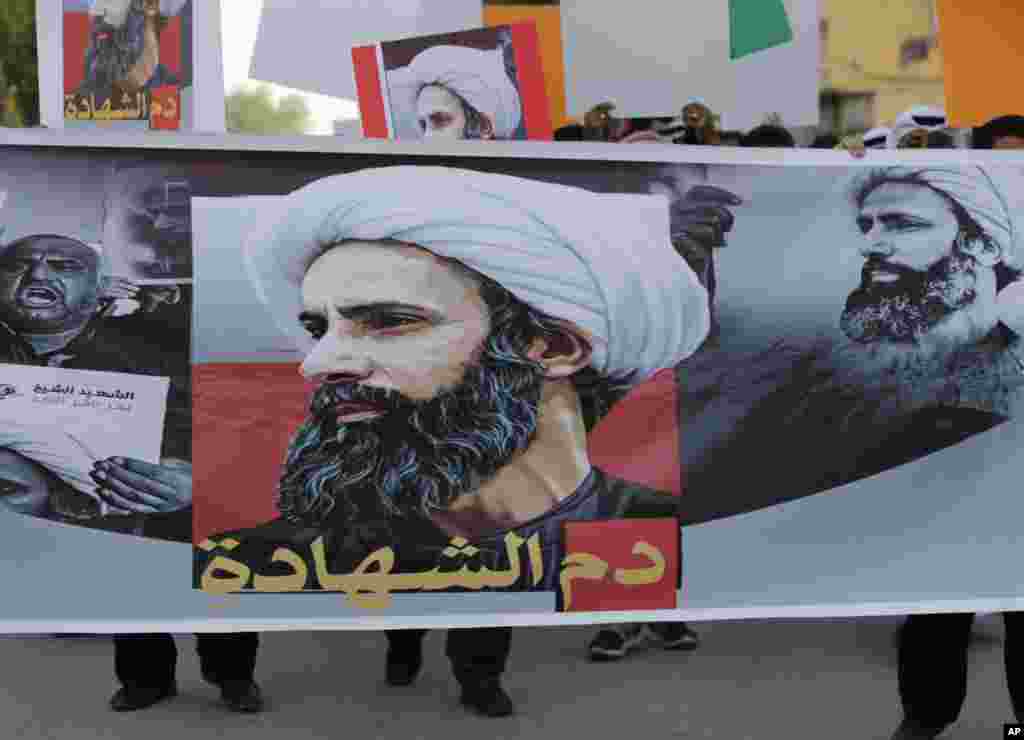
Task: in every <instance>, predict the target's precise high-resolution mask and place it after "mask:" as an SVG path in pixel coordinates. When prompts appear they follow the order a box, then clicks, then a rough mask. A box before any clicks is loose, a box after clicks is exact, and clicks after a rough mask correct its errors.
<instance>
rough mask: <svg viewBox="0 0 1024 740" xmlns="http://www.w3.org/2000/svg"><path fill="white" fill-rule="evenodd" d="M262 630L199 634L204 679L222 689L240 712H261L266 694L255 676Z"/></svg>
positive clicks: (226, 697)
mask: <svg viewBox="0 0 1024 740" xmlns="http://www.w3.org/2000/svg"><path fill="white" fill-rule="evenodd" d="M258 649H259V634H258V633H256V632H214V633H204V634H198V635H196V652H198V653H199V665H200V670H201V671H202V675H203V680H205V681H206V682H207V683H211V684H213V685H214V686H216V687H217V688H219V689H220V694H221V699H222V700H223V701H224V703H225V704H226V705H227V706H228V707H230V708H231V709H233V710H234V711H236V712H259V711H261V710H262V709H263V695H262V693H261V692H260V687H259V686H258V685H257V683H256V681H255V680H254V675H255V672H256V652H257V650H258Z"/></svg>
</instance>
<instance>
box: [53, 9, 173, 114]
mask: <svg viewBox="0 0 1024 740" xmlns="http://www.w3.org/2000/svg"><path fill="white" fill-rule="evenodd" d="M63 2H64V23H63V34H64V44H63V53H64V105H63V109H64V126H65V127H66V128H75V127H95V126H103V127H106V128H119V129H142V130H171V131H174V130H178V129H180V128H182V121H189V120H191V118H190V115H191V114H190V113H189V112H188V111H187V110H183V107H185V108H187V107H188V105H189V101H190V100H191V87H192V0H63ZM186 127H187V125H186Z"/></svg>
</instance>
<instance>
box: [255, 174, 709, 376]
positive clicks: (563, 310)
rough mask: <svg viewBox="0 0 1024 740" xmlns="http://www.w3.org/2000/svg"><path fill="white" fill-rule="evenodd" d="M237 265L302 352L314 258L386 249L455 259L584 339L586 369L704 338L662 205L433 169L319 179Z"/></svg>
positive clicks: (691, 284) (703, 311) (624, 365)
mask: <svg viewBox="0 0 1024 740" xmlns="http://www.w3.org/2000/svg"><path fill="white" fill-rule="evenodd" d="M267 210H268V213H267V214H266V215H265V217H264V219H265V220H264V222H263V223H262V224H258V225H257V226H256V227H255V228H254V229H253V231H252V232H251V233H250V234H249V238H248V240H247V242H246V246H245V249H246V263H247V267H248V270H249V275H250V277H251V279H252V281H253V283H254V285H255V286H256V289H257V292H258V293H259V295H260V297H261V300H262V301H263V302H264V303H265V304H266V305H267V306H268V307H269V308H270V309H271V313H272V314H273V316H274V318H275V320H276V321H277V322H279V325H280V327H281V329H282V330H283V331H284V332H285V334H286V335H287V336H289V337H290V338H291V339H292V340H293V341H294V342H295V344H296V345H297V346H298V347H299V348H300V349H302V350H305V351H307V352H308V351H309V350H310V349H312V347H313V344H314V342H313V340H312V339H310V337H309V336H308V335H307V334H306V333H305V332H304V331H303V330H302V328H301V327H300V326H299V323H298V321H297V316H298V314H299V313H300V311H301V310H302V305H301V303H302V302H301V295H300V292H301V291H300V285H301V282H302V279H303V276H304V274H305V271H306V269H307V267H308V265H309V263H310V261H311V260H312V259H313V258H314V257H315V256H316V254H317V253H318V250H319V249H321V248H322V247H323V246H325V245H329V244H332V243H335V242H339V241H342V240H366V241H374V240H383V239H392V240H398V241H402V242H408V243H411V244H416V245H418V246H420V247H423V248H424V249H427V250H429V251H431V252H433V253H434V254H436V255H439V256H441V257H446V258H453V259H456V260H459V261H460V262H462V263H463V264H465V265H467V266H468V267H470V268H472V269H473V270H476V271H477V272H479V273H482V274H484V275H486V276H488V277H490V278H491V279H493V280H495V281H496V282H498V283H500V284H501V285H503V286H504V287H505V288H506V289H508V290H509V291H511V292H512V293H513V294H514V295H516V296H517V297H518V298H519V299H520V300H522V301H524V302H526V303H527V304H529V305H531V306H533V307H534V308H536V309H538V310H540V311H543V312H544V313H546V314H548V315H550V316H553V317H556V318H559V319H562V320H567V321H569V322H571V323H573V324H575V325H576V326H578V327H579V328H580V329H582V330H583V331H584V332H586V334H587V335H588V336H589V337H590V339H591V341H592V344H593V349H594V352H593V357H592V360H591V364H592V365H593V366H594V367H595V368H596V369H598V370H599V371H602V372H604V373H608V374H615V375H620V374H628V373H636V375H635V380H636V381H637V382H639V381H641V380H643V379H645V378H647V377H649V376H651V375H652V374H654V373H655V372H657V371H658V370H661V369H664V368H669V367H674V366H675V365H676V364H678V363H679V362H681V361H682V360H683V359H685V358H686V357H688V356H689V355H691V354H692V353H693V352H694V351H695V350H696V349H697V348H698V347H699V346H700V344H701V342H702V341H703V340H704V337H705V336H706V335H707V332H708V329H709V325H710V320H709V312H708V296H707V292H706V291H705V290H704V288H703V287H702V286H701V285H700V283H699V281H698V279H697V276H696V275H695V274H694V273H693V271H692V270H691V269H690V267H689V266H688V265H687V264H686V261H685V260H684V259H683V258H682V257H680V256H679V255H678V254H677V253H676V251H675V249H674V248H673V247H672V244H671V241H670V237H669V210H668V202H667V199H666V198H664V197H663V196H652V195H619V194H614V195H613V194H597V193H592V192H589V191H586V190H581V189H578V188H571V187H567V186H562V185H554V184H549V183H543V182H538V181H534V180H526V179H522V178H517V177H510V176H507V175H494V174H486V173H481V172H471V171H466V170H458V169H447V168H442V167H408V166H403V167H387V168H380V169H368V170H362V171H360V172H355V173H352V174H347V175H336V176H333V177H327V178H324V179H322V180H318V181H316V182H314V183H312V184H310V185H307V186H306V187H304V188H301V189H299V190H297V191H295V192H293V193H291V194H290V195H288V196H285V197H284V198H282V199H281V201H280V203H279V207H278V209H276V211H275V212H270V211H272V210H273V209H267Z"/></svg>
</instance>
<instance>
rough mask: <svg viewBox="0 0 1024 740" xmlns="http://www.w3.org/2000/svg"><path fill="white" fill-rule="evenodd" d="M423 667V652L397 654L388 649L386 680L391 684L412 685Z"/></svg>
mask: <svg viewBox="0 0 1024 740" xmlns="http://www.w3.org/2000/svg"><path fill="white" fill-rule="evenodd" d="M422 667H423V653H422V651H419V650H417V651H416V652H415V653H411V654H406V655H397V654H394V653H392V652H391V651H390V650H389V651H388V657H387V667H386V669H385V676H384V678H385V680H386V681H387V682H388V685H390V686H411V685H412V683H413V681H415V680H416V676H418V675H419V674H420V668H422Z"/></svg>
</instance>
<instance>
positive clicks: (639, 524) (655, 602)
mask: <svg viewBox="0 0 1024 740" xmlns="http://www.w3.org/2000/svg"><path fill="white" fill-rule="evenodd" d="M641 541H642V542H647V543H649V544H651V545H654V547H656V548H657V549H658V550H659V551H660V552H661V554H662V555H663V556H664V558H665V572H664V575H663V576H662V577H661V579H660V580H659V581H658V582H657V583H650V584H634V585H625V584H621V583H616V582H615V580H614V579H613V574H614V573H615V571H616V570H617V569H620V568H625V569H634V568H636V569H645V570H646V569H648V568H650V567H651V560H650V559H648V558H647V557H644V556H643V555H634V554H633V547H634V546H635V545H636V544H637V543H638V542H641ZM679 549H680V548H679V522H678V520H676V519H615V520H613V521H608V522H566V524H565V554H566V557H568V556H570V555H572V554H574V553H586V554H589V555H594V556H596V557H598V558H600V559H601V560H603V561H604V562H606V563H607V564H608V572H607V574H606V575H605V577H604V579H603V580H600V581H597V580H588V579H585V578H577V579H574V580H573V581H572V582H571V584H570V588H571V592H572V599H571V603H570V604H569V608H568V609H565V611H569V612H600V611H606V612H614V611H634V610H644V609H675V608H676V604H677V601H678V595H679V591H678V586H679V572H680V562H679V560H680V558H679ZM562 572H563V573H566V572H571V570H569V571H565V570H563V571H562Z"/></svg>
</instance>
